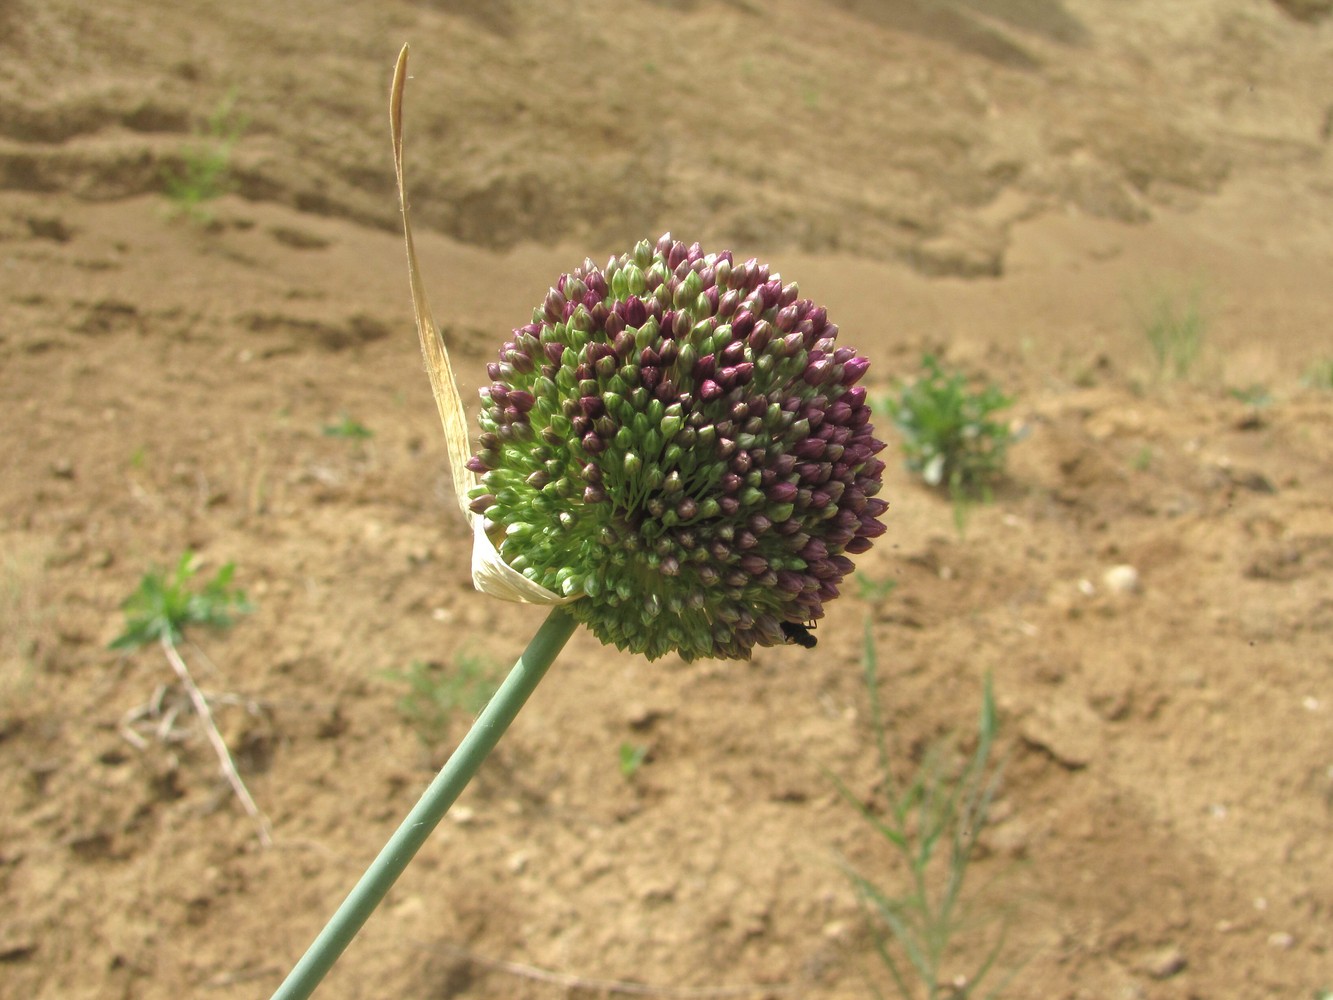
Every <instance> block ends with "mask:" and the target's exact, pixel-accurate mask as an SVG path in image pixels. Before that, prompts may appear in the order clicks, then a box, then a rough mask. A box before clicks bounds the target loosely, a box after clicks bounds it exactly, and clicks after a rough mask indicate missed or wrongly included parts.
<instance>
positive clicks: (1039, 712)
mask: <svg viewBox="0 0 1333 1000" xmlns="http://www.w3.org/2000/svg"><path fill="white" fill-rule="evenodd" d="M1019 734H1020V735H1021V736H1022V737H1023V739H1024V740H1025V741H1026V742H1027V743H1029V744H1031V745H1032V746H1035V747H1040V748H1041V749H1042V750H1045V751H1046V752H1047V753H1049V754H1050V755H1051V756H1052V757H1053V758H1055V760H1056V761H1058V762H1059V763H1060V764H1062V765H1064V766H1065V767H1067V768H1069V769H1070V770H1078V769H1079V768H1084V767H1087V766H1088V764H1090V763H1091V762H1092V761H1093V759H1094V758H1096V756H1097V754H1098V752H1099V751H1100V750H1101V743H1102V721H1101V719H1099V718H1098V717H1097V715H1096V713H1094V712H1093V711H1092V709H1091V708H1089V707H1088V706H1087V705H1085V704H1083V703H1082V702H1080V701H1076V700H1074V699H1072V698H1063V699H1056V700H1052V701H1050V702H1048V703H1045V704H1042V705H1040V706H1039V707H1038V708H1037V709H1036V710H1035V711H1033V712H1031V713H1029V714H1028V715H1027V716H1026V717H1025V718H1024V719H1023V720H1022V721H1021V722H1020V723H1019Z"/></svg>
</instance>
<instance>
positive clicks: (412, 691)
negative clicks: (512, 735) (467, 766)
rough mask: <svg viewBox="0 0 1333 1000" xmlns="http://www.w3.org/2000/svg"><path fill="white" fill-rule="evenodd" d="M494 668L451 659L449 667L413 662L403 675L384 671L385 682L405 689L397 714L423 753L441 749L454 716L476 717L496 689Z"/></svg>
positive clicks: (463, 657)
mask: <svg viewBox="0 0 1333 1000" xmlns="http://www.w3.org/2000/svg"><path fill="white" fill-rule="evenodd" d="M494 674H495V665H494V664H493V663H491V661H489V660H487V659H485V658H484V657H479V656H470V655H460V656H457V657H455V659H454V663H453V665H452V667H449V666H446V665H445V664H442V663H435V662H431V663H427V662H425V661H424V660H413V661H412V664H411V665H410V666H409V667H408V668H407V670H406V671H403V672H396V671H386V672H385V674H384V676H385V677H386V678H388V679H389V680H393V681H398V682H400V683H403V684H406V685H407V691H406V692H405V693H404V694H403V695H402V696H401V697H400V698H399V699H398V702H397V707H398V713H399V714H400V715H401V716H402V717H403V718H404V719H405V720H406V721H407V723H408V724H409V725H410V726H411V727H412V729H413V730H414V731H415V732H416V734H417V738H418V739H419V740H421V743H422V745H423V746H425V747H426V748H427V749H434V748H436V747H439V746H440V745H442V744H443V743H444V742H445V741H446V740H447V739H448V737H449V728H450V726H451V724H452V722H453V717H454V715H455V713H457V712H459V711H462V712H465V713H467V714H468V715H471V716H474V717H475V716H476V715H477V714H478V713H479V712H480V711H481V710H482V709H483V708H485V707H486V703H487V702H488V701H490V700H491V698H492V696H493V695H494V694H495V689H496V687H498V684H497V682H496V681H495V680H494Z"/></svg>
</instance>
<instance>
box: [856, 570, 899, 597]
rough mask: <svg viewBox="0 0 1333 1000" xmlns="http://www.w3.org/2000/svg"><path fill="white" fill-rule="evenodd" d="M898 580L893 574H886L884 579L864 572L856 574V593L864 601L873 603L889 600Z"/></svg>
mask: <svg viewBox="0 0 1333 1000" xmlns="http://www.w3.org/2000/svg"><path fill="white" fill-rule="evenodd" d="M897 586H898V581H897V580H895V579H894V578H893V577H891V576H886V577H884V579H882V580H874V579H871V578H870V577H869V576H867V575H866V574H864V573H857V574H856V593H857V596H858V597H860V598H861V600H863V601H869V602H871V603H872V604H879V603H881V602H883V601H886V600H888V597H889V595H890V594H892V593H893V590H894V588H895V587H897Z"/></svg>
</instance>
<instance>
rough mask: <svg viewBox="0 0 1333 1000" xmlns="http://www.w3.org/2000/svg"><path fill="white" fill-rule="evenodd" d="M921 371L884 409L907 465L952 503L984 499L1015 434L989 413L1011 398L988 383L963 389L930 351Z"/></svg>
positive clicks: (963, 380)
mask: <svg viewBox="0 0 1333 1000" xmlns="http://www.w3.org/2000/svg"><path fill="white" fill-rule="evenodd" d="M921 366H922V373H921V374H920V375H919V376H918V377H917V379H916V380H915V381H914V382H912V383H911V384H910V385H907V386H904V387H903V388H902V389H901V393H900V395H899V397H898V398H897V399H894V398H893V397H889V398H888V399H886V400H885V403H884V405H885V408H886V409H887V410H888V413H889V416H890V417H891V418H892V419H893V422H894V425H895V426H896V427H897V428H898V431H899V433H901V434H902V436H903V452H904V454H905V455H906V458H907V468H908V469H909V470H910V471H911V472H915V473H917V474H918V475H920V476H921V478H922V480H924V481H925V482H926V483H927V484H928V485H930V486H936V487H943V488H945V489H947V490H948V491H949V494H950V495H951V496H952V497H953V498H954V500H955V502H962V501H967V500H973V499H986V498H988V497H989V495H990V486H991V484H992V483H993V482H994V481H995V480H996V479H997V478H998V477H999V476H1000V475H1001V474H1002V473H1003V471H1004V462H1005V456H1006V453H1007V451H1008V448H1009V445H1010V444H1012V443H1013V442H1014V441H1015V440H1016V437H1015V435H1014V433H1013V432H1012V431H1011V430H1010V429H1009V426H1008V425H1007V424H1005V423H1002V422H1000V421H998V420H994V419H992V414H994V413H996V412H997V411H999V410H1003V409H1004V408H1006V407H1008V406H1010V405H1011V404H1012V403H1013V399H1012V398H1010V397H1009V396H1006V395H1005V394H1004V393H1003V392H1001V391H1000V389H999V388H998V387H996V386H994V385H988V386H986V387H985V388H984V389H981V390H980V391H973V390H971V389H970V388H969V387H968V380H967V378H966V377H965V376H964V375H962V374H961V373H959V372H945V371H944V369H943V368H941V367H940V363H939V361H938V360H936V358H935V357H934V356H933V355H930V354H927V355H926V356H925V357H923V358H922V359H921Z"/></svg>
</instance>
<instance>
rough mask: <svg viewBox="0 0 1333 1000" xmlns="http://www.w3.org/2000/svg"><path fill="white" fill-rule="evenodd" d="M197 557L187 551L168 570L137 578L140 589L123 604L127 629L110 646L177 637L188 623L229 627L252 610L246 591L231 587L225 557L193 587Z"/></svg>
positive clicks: (229, 565) (232, 568)
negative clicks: (206, 578)
mask: <svg viewBox="0 0 1333 1000" xmlns="http://www.w3.org/2000/svg"><path fill="white" fill-rule="evenodd" d="M195 570H196V561H195V556H194V553H193V552H186V553H185V554H184V555H183V556H181V558H180V561H179V562H177V563H176V569H175V570H174V571H173V572H172V573H170V574H167V573H163V572H160V571H153V572H150V573H147V574H145V575H144V578H143V579H142V580H140V581H139V589H138V590H136V591H135V592H134V593H133V594H131V595H130V596H129V597H128V598H127V599H126V601H125V603H124V604H123V605H121V607H122V609H123V610H124V612H125V631H124V632H123V633H121V634H120V635H119V636H117V637H116V638H115V639H114V640H112V642H111V648H112V649H138V648H139V647H140V646H146V645H148V644H149V643H153V642H164V641H165V642H171V643H173V644H175V643H179V642H180V641H181V638H182V637H183V636H184V633H185V629H186V627H187V626H190V625H205V626H207V627H209V628H216V629H225V628H229V627H230V626H231V624H232V622H233V621H234V620H235V616H236V615H238V614H245V613H246V612H248V611H250V610H251V607H250V604H249V602H248V601H246V599H245V594H244V593H243V592H242V591H239V590H233V589H232V586H231V579H232V576H233V574H234V573H235V571H236V566H235V564H234V563H227V564H226V565H225V566H223V567H222V568H221V569H219V570H218V571H217V573H216V574H215V575H214V576H213V579H211V580H209V581H208V582H206V583H205V584H204V585H203V588H202V589H201V590H198V591H192V590H191V589H190V582H191V580H193V579H194V575H195Z"/></svg>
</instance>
